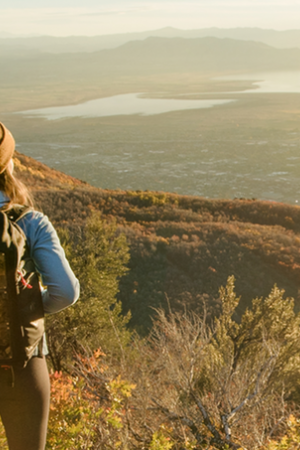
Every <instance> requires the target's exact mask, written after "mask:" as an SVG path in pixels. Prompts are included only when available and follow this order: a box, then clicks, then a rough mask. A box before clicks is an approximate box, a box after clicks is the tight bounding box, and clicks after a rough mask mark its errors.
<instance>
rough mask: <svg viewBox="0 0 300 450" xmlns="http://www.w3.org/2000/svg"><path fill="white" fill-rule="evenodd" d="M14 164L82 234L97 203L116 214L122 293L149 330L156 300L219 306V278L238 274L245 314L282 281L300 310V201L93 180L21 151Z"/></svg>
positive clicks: (39, 199) (43, 203) (63, 222)
mask: <svg viewBox="0 0 300 450" xmlns="http://www.w3.org/2000/svg"><path fill="white" fill-rule="evenodd" d="M16 170H17V172H18V173H19V175H20V177H21V178H22V179H23V180H24V181H26V183H27V185H29V186H30V187H31V189H32V192H33V194H34V197H35V200H36V203H37V205H38V207H39V208H40V209H41V210H43V211H44V212H45V213H46V214H47V215H48V216H49V217H50V219H51V220H52V221H53V223H54V224H55V225H56V226H58V227H67V228H69V230H70V231H71V233H74V235H75V236H76V230H78V227H81V226H82V225H83V224H84V222H85V220H86V218H87V217H88V216H89V215H90V213H91V211H93V210H99V211H101V212H102V215H103V216H104V217H106V218H107V219H109V220H110V219H113V218H115V219H116V220H117V225H118V229H119V231H120V232H123V233H125V234H126V236H127V240H128V243H129V244H130V261H129V263H128V266H129V269H130V270H129V271H128V273H127V275H126V276H124V277H123V278H122V279H121V282H120V293H119V299H120V300H121V301H122V304H123V309H124V311H125V312H127V311H128V310H130V311H131V314H132V319H131V322H130V324H131V326H132V327H135V328H136V329H137V330H138V331H140V332H141V333H145V332H146V330H147V329H148V328H149V327H150V326H151V319H150V316H151V314H153V308H157V307H158V306H163V307H164V308H167V307H168V302H169V303H170V305H171V307H172V309H173V310H182V309H183V308H188V309H192V310H193V311H201V310H202V309H203V304H205V305H206V307H207V309H208V313H209V315H212V314H213V315H215V314H218V313H219V312H220V301H219V292H218V290H219V287H220V286H221V285H225V284H226V280H227V278H228V276H230V275H234V276H235V278H236V291H237V293H238V295H241V301H240V304H239V307H238V309H237V311H238V314H239V315H240V314H242V312H243V311H244V309H245V307H246V306H247V305H249V304H250V301H251V299H252V298H254V297H256V296H265V295H268V294H269V292H270V290H271V288H272V286H273V285H274V284H275V283H276V284H277V285H278V287H279V288H280V289H285V291H286V294H287V295H288V296H292V297H294V298H295V306H296V309H297V310H299V309H300V296H299V293H298V291H299V287H300V281H299V280H300V276H299V275H300V251H299V250H300V235H299V231H300V208H299V207H297V206H291V205H287V204H281V203H276V202H263V201H256V200H246V199H235V200H207V199H204V198H200V197H190V196H179V195H175V194H166V193H158V192H142V191H137V192H134V191H127V192H125V191H120V190H119V191H111V190H102V189H97V188H93V187H91V186H89V185H88V184H86V183H84V182H81V181H79V180H77V179H74V178H72V177H69V176H67V175H64V174H62V173H60V172H58V171H55V170H52V169H49V168H48V167H46V166H45V165H43V164H41V163H39V162H37V161H34V160H32V159H30V158H29V157H26V156H24V155H21V154H17V156H16Z"/></svg>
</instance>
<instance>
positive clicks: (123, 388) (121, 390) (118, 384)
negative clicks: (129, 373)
mask: <svg viewBox="0 0 300 450" xmlns="http://www.w3.org/2000/svg"><path fill="white" fill-rule="evenodd" d="M135 387H136V385H135V384H129V383H128V382H127V381H124V380H122V379H121V376H120V375H119V376H118V377H117V378H116V379H114V380H111V381H110V382H109V384H108V390H109V392H110V394H111V395H112V396H113V397H114V400H115V401H117V402H121V401H122V400H124V399H127V398H129V397H131V391H132V390H133V389H135Z"/></svg>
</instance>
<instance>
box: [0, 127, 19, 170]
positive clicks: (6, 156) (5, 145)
mask: <svg viewBox="0 0 300 450" xmlns="http://www.w3.org/2000/svg"><path fill="white" fill-rule="evenodd" d="M14 151H15V140H14V138H13V135H12V134H11V132H10V131H9V130H8V129H7V128H6V127H5V126H4V125H3V123H1V122H0V173H2V172H4V170H5V169H6V167H7V164H8V163H9V161H10V160H11V158H12V156H13V154H14Z"/></svg>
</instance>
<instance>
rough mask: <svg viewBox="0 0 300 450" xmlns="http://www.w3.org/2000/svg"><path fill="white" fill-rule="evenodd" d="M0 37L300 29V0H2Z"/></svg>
mask: <svg viewBox="0 0 300 450" xmlns="http://www.w3.org/2000/svg"><path fill="white" fill-rule="evenodd" d="M0 19H1V20H0V35H1V34H3V33H13V34H17V35H30V34H31V35H36V34H49V35H55V36H68V35H100V34H114V33H124V32H130V31H143V30H151V29H158V28H163V27H166V26H172V27H176V28H181V29H197V28H207V27H219V28H233V27H260V28H272V29H277V30H285V29H300V0H186V1H176V0H151V1H149V0H138V1H134V0H133V1H130V0H84V1H83V0H0Z"/></svg>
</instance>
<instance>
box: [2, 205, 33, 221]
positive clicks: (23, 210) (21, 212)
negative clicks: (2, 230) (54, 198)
mask: <svg viewBox="0 0 300 450" xmlns="http://www.w3.org/2000/svg"><path fill="white" fill-rule="evenodd" d="M31 210H32V208H31V207H30V206H26V205H14V206H13V207H12V208H10V209H7V210H2V211H3V212H4V213H5V214H6V215H7V217H8V218H9V220H12V221H13V222H17V220H19V219H21V218H22V217H23V216H25V214H27V213H28V212H29V211H31Z"/></svg>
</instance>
